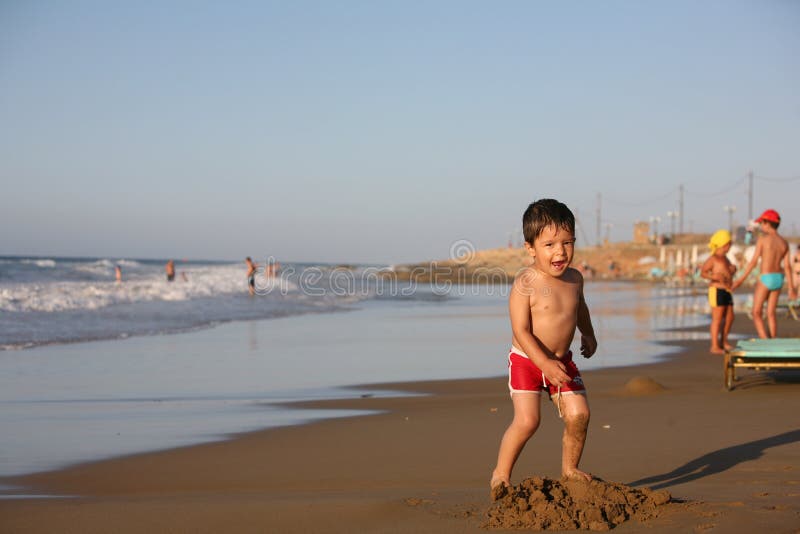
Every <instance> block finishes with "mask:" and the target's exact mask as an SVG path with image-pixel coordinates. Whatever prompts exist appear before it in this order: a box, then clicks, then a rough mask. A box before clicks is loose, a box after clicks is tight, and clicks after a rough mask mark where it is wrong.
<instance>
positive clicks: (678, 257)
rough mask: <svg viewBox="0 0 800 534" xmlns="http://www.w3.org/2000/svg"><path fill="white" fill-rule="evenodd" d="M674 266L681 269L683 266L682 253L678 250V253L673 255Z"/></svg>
mask: <svg viewBox="0 0 800 534" xmlns="http://www.w3.org/2000/svg"><path fill="white" fill-rule="evenodd" d="M675 265H677V266H678V267H681V266H682V265H683V251H682V250H681V249H678V252H676V253H675Z"/></svg>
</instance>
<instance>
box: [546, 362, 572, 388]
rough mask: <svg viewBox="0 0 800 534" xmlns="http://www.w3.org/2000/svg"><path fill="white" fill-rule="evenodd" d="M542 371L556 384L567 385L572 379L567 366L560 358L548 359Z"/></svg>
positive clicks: (548, 379)
mask: <svg viewBox="0 0 800 534" xmlns="http://www.w3.org/2000/svg"><path fill="white" fill-rule="evenodd" d="M542 373H544V377H545V378H546V379H547V381H548V382H549V383H551V384H553V385H554V386H565V385H567V384H568V383H569V381H570V380H572V379H571V378H570V377H569V375H568V374H567V368H566V367H565V366H564V364H563V363H561V362H560V361H558V360H547V363H546V364H544V365H543V366H542Z"/></svg>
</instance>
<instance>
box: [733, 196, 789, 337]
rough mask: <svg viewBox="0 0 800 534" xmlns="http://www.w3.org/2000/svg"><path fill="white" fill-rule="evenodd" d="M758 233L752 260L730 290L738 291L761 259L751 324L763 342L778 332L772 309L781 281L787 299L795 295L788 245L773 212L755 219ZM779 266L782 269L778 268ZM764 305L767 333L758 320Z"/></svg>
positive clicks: (761, 318) (779, 292) (774, 305)
mask: <svg viewBox="0 0 800 534" xmlns="http://www.w3.org/2000/svg"><path fill="white" fill-rule="evenodd" d="M756 222H757V223H759V225H760V229H761V236H759V238H758V242H757V243H756V251H755V254H753V259H751V260H750V263H749V264H747V268H746V269H745V270H744V274H742V276H741V278H739V279H738V280H736V281H735V282H734V283H733V289H736V288H738V287H739V286H740V285H742V283H743V282H744V281H745V280H746V279H747V276H748V275H749V274H750V271H752V270H753V268H754V267H755V266H756V264H757V263H758V260H759V258H760V259H761V275H760V276H759V278H758V282H757V283H756V288H755V290H754V291H753V324H754V325H755V327H756V331H757V332H758V337H760V338H762V339H764V338H768V337H775V336H776V335H777V333H778V332H777V330H778V322H777V319H776V309H777V308H778V297H779V296H780V294H781V288H783V283H784V281H786V280H788V281H789V298H791V299H794V298H796V297H797V294H796V293H795V287H794V280H792V271H791V264H790V261H789V244H788V243H787V242H786V240H785V239H784V238H782V237H781V236H780V235H778V226H779V225H780V224H781V216H780V215H778V212H777V211H775V210H767V211H765V212H764V213H762V214H761V217H759V218H758V219H756ZM781 263H783V267H781ZM765 301H766V303H767V325H768V327H769V332H767V330H766V329H765V328H764V318H763V317H762V316H761V314H762V312H763V309H764V302H765Z"/></svg>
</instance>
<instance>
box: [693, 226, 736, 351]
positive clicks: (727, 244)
mask: <svg viewBox="0 0 800 534" xmlns="http://www.w3.org/2000/svg"><path fill="white" fill-rule="evenodd" d="M708 248H710V249H711V256H709V257H708V259H707V260H706V261H705V263H703V266H702V267H701V268H700V276H702V277H703V278H705V279H706V280H709V281H710V284H709V286H708V303H709V304H711V352H712V353H714V354H723V353H724V352H725V349H732V348H733V346H732V345H730V344H729V343H728V334H729V333H730V331H731V325H732V324H733V295H731V285H732V284H733V273H735V272H736V266H735V265H733V264H732V263H731V262H730V260H729V259H728V257H727V256H726V254H727V253H728V251H729V250H730V249H731V233H730V232H729V231H727V230H717V231H716V232H715V233H714V235H712V236H711V241H710V242H709V243H708ZM720 333H721V334H722V335H721V336H720Z"/></svg>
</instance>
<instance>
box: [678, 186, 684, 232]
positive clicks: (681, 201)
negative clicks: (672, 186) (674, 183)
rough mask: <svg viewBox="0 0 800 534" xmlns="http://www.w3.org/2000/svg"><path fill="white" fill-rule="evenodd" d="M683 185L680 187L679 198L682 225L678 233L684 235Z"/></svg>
mask: <svg viewBox="0 0 800 534" xmlns="http://www.w3.org/2000/svg"><path fill="white" fill-rule="evenodd" d="M683 213H684V210H683V184H681V187H680V197H679V198H678V216H680V225H679V226H678V233H679V234H682V233H683Z"/></svg>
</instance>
